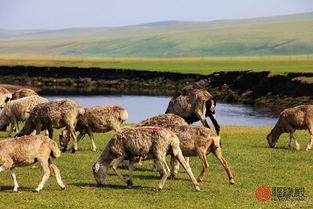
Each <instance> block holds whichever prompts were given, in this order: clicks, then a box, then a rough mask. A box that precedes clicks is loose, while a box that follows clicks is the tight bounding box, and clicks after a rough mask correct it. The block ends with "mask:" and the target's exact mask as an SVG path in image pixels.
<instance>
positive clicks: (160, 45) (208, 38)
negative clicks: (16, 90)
mask: <svg viewBox="0 0 313 209" xmlns="http://www.w3.org/2000/svg"><path fill="white" fill-rule="evenodd" d="M3 34H5V35H3ZM10 34H12V35H10ZM311 54H313V12H311V13H304V14H295V15H285V16H277V17H265V18H254V19H242V20H219V21H210V22H179V21H168V22H158V23H149V24H143V25H135V26H126V27H115V28H72V29H64V30H53V31H51V30H42V31H35V32H28V33H26V32H23V31H19V32H16V31H15V32H14V31H10V32H8V31H3V30H0V55H2V56H4V55H15V56H71V57H73V56H89V57H103V56H104V57H205V56H273V55H274V56H276V55H283V56H284V55H288V56H290V55H311Z"/></svg>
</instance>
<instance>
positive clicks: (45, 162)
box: [36, 158, 50, 192]
mask: <svg viewBox="0 0 313 209" xmlns="http://www.w3.org/2000/svg"><path fill="white" fill-rule="evenodd" d="M38 161H39V162H40V164H41V166H42V169H43V172H44V175H43V177H42V180H41V182H40V184H39V185H38V187H37V188H36V192H39V191H40V190H42V188H43V187H44V186H45V183H46V182H47V180H48V179H49V177H50V169H49V165H48V160H46V159H41V158H38Z"/></svg>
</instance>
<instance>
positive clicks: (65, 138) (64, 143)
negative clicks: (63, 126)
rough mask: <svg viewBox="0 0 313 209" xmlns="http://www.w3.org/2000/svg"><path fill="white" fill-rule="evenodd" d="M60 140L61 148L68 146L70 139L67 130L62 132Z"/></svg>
mask: <svg viewBox="0 0 313 209" xmlns="http://www.w3.org/2000/svg"><path fill="white" fill-rule="evenodd" d="M59 138H60V146H61V147H65V146H67V144H68V142H69V139H70V136H69V132H68V131H67V130H63V131H61V132H60V134H59Z"/></svg>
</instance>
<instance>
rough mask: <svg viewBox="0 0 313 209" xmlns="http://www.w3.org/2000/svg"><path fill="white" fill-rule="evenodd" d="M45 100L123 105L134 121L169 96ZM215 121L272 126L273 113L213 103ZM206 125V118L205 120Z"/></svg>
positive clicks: (161, 106)
mask: <svg viewBox="0 0 313 209" xmlns="http://www.w3.org/2000/svg"><path fill="white" fill-rule="evenodd" d="M44 97H46V98H48V99H49V100H54V99H59V98H69V99H73V100H75V101H77V102H78V103H79V104H81V105H82V106H83V107H91V106H97V105H104V104H114V105H119V106H122V107H124V108H125V109H126V110H127V111H128V114H129V119H128V120H127V121H126V123H137V122H139V121H141V120H144V119H147V118H149V117H152V116H155V115H159V114H162V113H164V112H165V110H166V108H167V105H168V103H169V101H170V99H171V97H165V96H134V95H131V96H129V95H120V96H116V95H114V96H112V95H102V96H98V95H97V96H73V95H71V96H68V95H67V96H44ZM216 115H217V121H218V122H219V123H220V124H221V125H238V126H273V125H274V124H275V122H276V120H277V117H278V115H277V113H274V112H272V110H271V109H269V108H261V107H252V106H247V105H238V104H225V103H219V102H218V103H217V106H216ZM208 122H209V124H210V121H209V119H208Z"/></svg>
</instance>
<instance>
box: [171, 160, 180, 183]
mask: <svg viewBox="0 0 313 209" xmlns="http://www.w3.org/2000/svg"><path fill="white" fill-rule="evenodd" d="M178 170H179V162H178V161H177V160H176V159H175V157H174V156H171V178H175V176H176V174H177V173H178Z"/></svg>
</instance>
